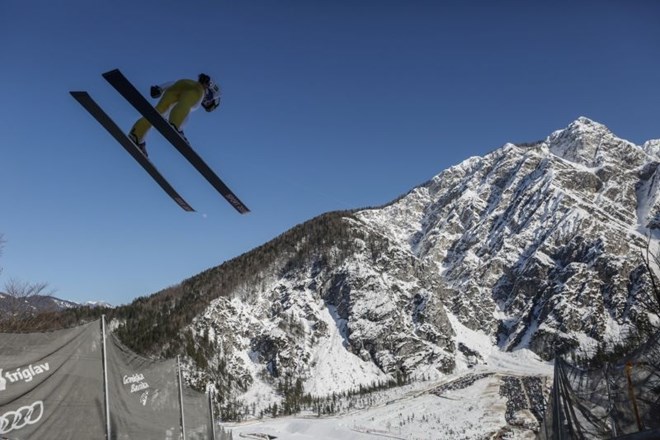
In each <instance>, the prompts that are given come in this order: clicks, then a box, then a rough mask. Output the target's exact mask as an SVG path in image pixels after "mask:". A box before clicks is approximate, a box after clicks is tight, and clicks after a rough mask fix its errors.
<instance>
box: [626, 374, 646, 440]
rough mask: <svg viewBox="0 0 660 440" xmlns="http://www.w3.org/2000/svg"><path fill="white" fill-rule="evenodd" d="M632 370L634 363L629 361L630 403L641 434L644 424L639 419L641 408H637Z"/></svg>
mask: <svg viewBox="0 0 660 440" xmlns="http://www.w3.org/2000/svg"><path fill="white" fill-rule="evenodd" d="M632 369H633V363H632V361H629V362H627V363H626V378H627V379H628V396H629V397H630V402H631V403H632V407H633V411H634V412H635V420H636V421H637V428H638V429H639V432H642V431H643V430H644V425H643V424H642V419H641V418H640V417H639V408H637V399H636V398H635V389H634V386H633V381H632Z"/></svg>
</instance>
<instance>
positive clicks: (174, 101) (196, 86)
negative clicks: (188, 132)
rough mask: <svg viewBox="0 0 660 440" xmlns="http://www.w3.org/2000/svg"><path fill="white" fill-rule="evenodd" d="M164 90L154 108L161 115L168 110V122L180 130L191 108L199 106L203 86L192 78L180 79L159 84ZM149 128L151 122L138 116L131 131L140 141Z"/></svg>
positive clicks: (202, 94) (202, 96)
mask: <svg viewBox="0 0 660 440" xmlns="http://www.w3.org/2000/svg"><path fill="white" fill-rule="evenodd" d="M159 87H160V88H161V89H162V90H164V93H163V96H162V97H161V98H160V101H158V104H156V110H158V113H160V114H161V115H162V114H164V113H166V112H167V111H168V110H169V112H170V115H169V122H170V123H171V124H174V126H175V127H176V128H177V130H181V125H182V124H183V122H184V121H185V120H186V117H187V116H188V114H189V113H190V111H191V110H195V109H197V108H198V107H199V104H200V103H201V102H202V99H203V98H204V91H205V89H204V86H203V85H202V84H200V83H199V82H198V81H195V80H192V79H180V80H178V81H176V82H174V83H166V84H163V85H160V86H159ZM150 128H151V124H150V123H149V121H147V120H146V119H145V118H140V119H139V120H138V121H137V122H136V123H135V125H133V128H132V129H131V132H133V133H134V134H135V135H136V136H137V138H138V139H139V140H140V141H142V140H143V139H144V137H145V136H146V134H147V132H148V131H149V129H150Z"/></svg>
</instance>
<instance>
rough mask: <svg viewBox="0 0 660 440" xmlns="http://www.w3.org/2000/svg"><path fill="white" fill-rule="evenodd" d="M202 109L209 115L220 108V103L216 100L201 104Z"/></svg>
mask: <svg viewBox="0 0 660 440" xmlns="http://www.w3.org/2000/svg"><path fill="white" fill-rule="evenodd" d="M202 107H204V110H206V111H207V112H209V113H210V112H212V111H213V110H215V109H216V108H218V107H220V102H219V101H218V100H213V101H209V102H202Z"/></svg>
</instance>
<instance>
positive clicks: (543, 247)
mask: <svg viewBox="0 0 660 440" xmlns="http://www.w3.org/2000/svg"><path fill="white" fill-rule="evenodd" d="M659 154H660V141H657V140H654V141H648V142H646V143H645V144H644V145H643V146H641V147H640V146H636V145H634V144H632V143H630V142H628V141H625V140H623V139H619V138H618V137H616V136H615V135H614V134H613V133H612V132H610V131H609V130H608V129H607V128H606V127H605V126H603V125H601V124H598V123H596V122H594V121H591V120H589V119H587V118H579V119H577V120H576V121H575V122H573V123H571V124H570V125H569V126H568V127H567V128H565V129H563V130H558V131H556V132H554V133H552V134H551V135H550V136H548V137H547V138H546V139H545V140H544V141H538V142H535V143H529V144H520V145H514V144H506V145H504V146H503V147H502V148H499V149H497V150H495V151H493V152H492V153H490V154H488V155H486V156H484V157H473V158H470V159H467V160H466V161H464V162H463V163H461V164H459V165H457V166H454V167H452V168H449V169H447V170H445V171H443V172H441V173H440V174H438V175H437V176H435V177H434V178H432V179H431V180H429V181H428V182H426V183H425V184H423V185H421V186H419V187H417V188H414V189H413V190H411V191H410V192H409V193H408V194H406V195H405V196H403V197H400V198H399V199H397V200H396V201H394V202H392V203H391V204H388V205H386V206H383V207H379V208H374V209H365V210H356V211H351V212H335V213H329V214H325V215H322V216H320V217H318V218H316V219H313V220H310V221H309V222H306V223H304V224H302V225H299V226H297V227H295V228H293V229H292V230H290V231H288V232H286V233H285V234H282V236H280V237H277V238H276V239H275V240H273V241H271V242H269V243H266V244H265V245H263V246H261V247H260V248H257V249H255V250H254V251H252V252H250V253H248V254H245V255H243V256H241V257H238V258H237V259H235V260H232V261H229V262H227V263H225V264H223V265H222V266H219V267H217V268H213V269H210V270H208V271H205V272H203V273H201V274H199V275H197V276H195V277H193V278H191V279H189V280H186V281H184V282H182V283H181V285H179V286H175V287H173V288H171V289H168V290H166V291H165V292H162V293H160V294H158V295H155V296H154V297H152V298H149V299H142V300H140V302H139V303H138V304H137V307H140V308H141V309H140V311H138V312H136V313H135V315H136V316H138V318H136V319H135V320H134V321H126V327H125V332H124V335H131V334H134V335H139V338H140V339H139V341H136V342H134V343H133V344H132V345H133V347H136V346H138V345H139V346H140V347H141V348H143V349H144V350H145V351H147V352H151V353H160V354H166V355H167V354H170V355H171V354H173V351H185V353H186V354H187V362H188V364H187V366H188V375H187V378H188V380H189V381H191V382H192V383H196V384H198V385H200V386H203V385H206V384H210V386H213V387H215V388H216V389H217V390H218V391H219V394H218V395H219V396H220V399H221V400H222V402H223V405H225V408H229V407H231V408H233V410H231V411H229V410H228V411H229V412H227V413H226V414H225V415H226V416H228V417H229V416H234V417H236V416H239V415H241V414H243V415H244V414H246V413H250V414H255V415H256V414H259V412H260V410H261V412H262V413H263V411H264V410H266V411H269V410H270V411H272V410H273V408H272V406H271V405H273V404H276V405H279V407H280V408H288V409H289V410H290V409H291V408H296V406H295V404H296V402H293V403H292V402H291V401H288V400H284V399H283V397H282V395H283V394H286V395H290V394H291V390H292V389H293V388H295V389H297V390H298V391H299V392H300V393H307V394H310V395H313V396H328V395H333V394H334V395H335V396H336V395H337V394H339V393H350V392H354V393H358V392H361V391H363V390H365V389H369V388H374V387H378V386H379V385H382V384H384V383H386V382H388V381H394V380H396V381H398V382H399V383H401V382H403V381H405V379H413V380H414V381H423V380H426V381H428V380H445V379H446V378H447V377H452V376H451V375H456V374H461V372H467V371H476V370H477V369H481V371H484V374H487V375H489V374H503V373H511V374H513V372H515V373H516V374H518V375H520V374H521V373H520V372H519V371H517V370H516V368H519V367H520V365H518V364H519V363H520V362H526V363H529V364H530V365H534V366H535V367H534V368H535V371H538V374H540V375H541V376H544V375H545V376H547V375H548V374H550V373H549V370H548V369H547V368H542V367H538V366H539V365H546V364H544V363H543V362H541V361H542V360H549V359H551V358H552V357H553V356H554V355H555V354H556V353H563V352H566V351H568V350H571V349H574V348H579V349H580V350H582V351H583V352H587V353H588V352H591V353H593V352H595V351H596V350H598V349H602V348H603V347H612V346H613V345H615V344H618V343H621V342H622V341H623V340H625V341H628V342H631V341H634V340H635V338H640V337H643V336H644V335H645V334H647V333H648V332H649V331H650V329H651V328H652V327H653V326H658V325H660V322H658V321H659V320H658V316H657V315H656V314H654V313H651V312H649V310H648V309H646V308H644V307H642V305H641V304H642V301H643V300H645V299H647V297H646V295H648V293H649V292H650V291H651V286H650V278H649V275H648V273H647V271H646V269H645V264H644V261H643V259H642V255H643V254H645V252H646V249H647V246H648V247H649V249H650V251H651V253H653V254H655V253H657V252H658V240H657V232H658V228H660V195H659V191H658V185H660V179H659V177H660V173H659V172H658V167H659V165H660V157H659ZM147 310H148V311H150V313H149V314H147V313H146V311H147ZM154 311H159V312H154ZM140 316H142V317H140ZM149 319H152V320H153V321H149ZM153 329H157V331H156V330H153ZM177 334H178V335H183V336H178V337H179V340H180V345H179V347H183V348H182V349H177V345H176V343H174V342H173V339H172V337H174V335H177ZM167 335H170V339H167V338H166V336H167ZM466 335H468V336H469V337H466ZM494 359H495V360H497V361H496V362H494V361H493V360H494ZM507 365H509V366H511V368H509V369H507V367H506V366H507ZM514 367H515V368H514ZM523 368H524V366H523ZM498 369H499V370H501V369H504V370H506V371H499V370H498ZM514 370H516V371H514ZM498 371H499V372H498ZM528 373H529V372H528ZM529 374H531V373H529ZM545 376H544V377H545ZM484 377H485V376H484ZM505 377H509V376H505ZM496 382H497V381H496ZM523 382H524V381H522V379H521V383H523ZM479 383H481V382H479ZM497 383H498V384H499V385H497V386H501V387H505V388H506V386H507V385H506V383H507V382H506V381H505V380H504V379H502V380H501V381H499V382H497ZM508 383H510V381H509V382H508ZM536 388H539V387H538V386H536ZM539 389H540V388H539ZM514 394H515V393H514ZM333 399H334V397H333ZM532 400H534V399H527V401H528V402H531V401H532ZM334 403H336V402H334V400H333V404H334ZM292 405H293V406H292ZM528 406H530V405H528ZM250 408H251V409H250ZM525 409H526V410H531V409H530V408H525ZM319 411H320V408H319ZM507 414H509V413H507ZM512 414H513V413H512ZM516 414H517V413H516ZM516 414H513V415H511V414H509V415H510V416H511V417H509V415H507V417H506V420H507V423H512V420H513V419H515V417H517V415H516ZM537 417H538V416H537ZM501 418H504V416H502V417H501ZM489 429H490V428H489Z"/></svg>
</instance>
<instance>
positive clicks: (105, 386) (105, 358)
mask: <svg viewBox="0 0 660 440" xmlns="http://www.w3.org/2000/svg"><path fill="white" fill-rule="evenodd" d="M105 338H106V335H105V315H101V346H102V347H103V400H104V401H105V438H106V439H107V440H110V438H111V437H110V436H111V434H112V432H111V430H110V429H111V428H110V404H109V403H110V401H109V399H108V352H107V350H106V343H105Z"/></svg>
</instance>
